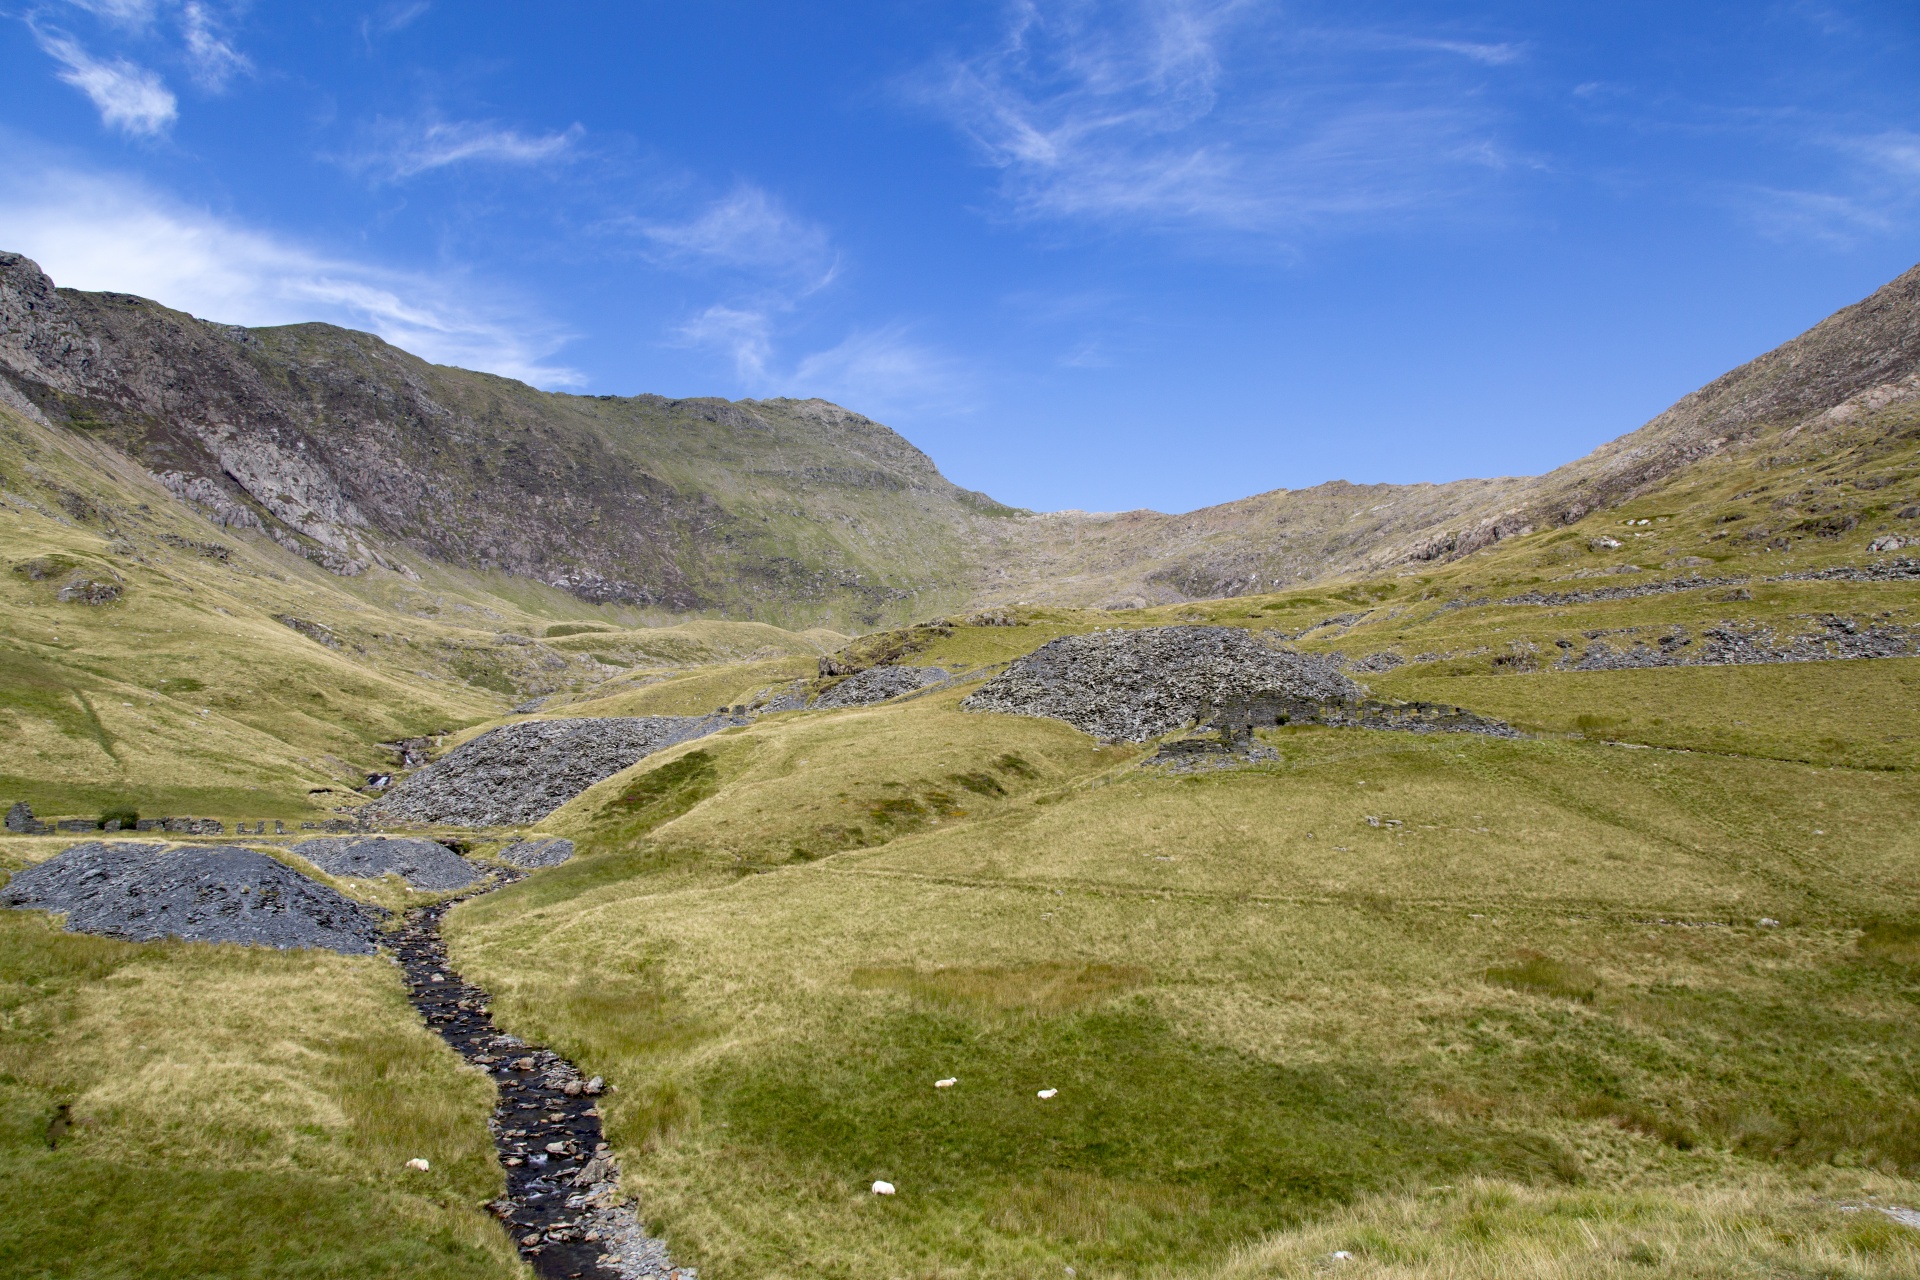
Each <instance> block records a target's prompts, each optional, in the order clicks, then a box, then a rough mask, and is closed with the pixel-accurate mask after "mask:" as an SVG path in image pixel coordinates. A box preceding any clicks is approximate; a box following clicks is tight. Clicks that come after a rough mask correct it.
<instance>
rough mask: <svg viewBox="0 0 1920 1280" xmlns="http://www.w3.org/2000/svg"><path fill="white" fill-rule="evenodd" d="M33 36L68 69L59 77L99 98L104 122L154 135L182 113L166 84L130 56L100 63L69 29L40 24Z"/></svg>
mask: <svg viewBox="0 0 1920 1280" xmlns="http://www.w3.org/2000/svg"><path fill="white" fill-rule="evenodd" d="M33 34H34V38H35V39H36V40H38V41H39V43H40V48H41V49H42V50H44V51H45V52H46V53H47V55H48V56H49V57H51V58H53V60H54V61H56V62H58V63H59V64H60V65H61V66H62V67H63V68H65V69H64V70H62V71H60V72H58V73H57V74H58V75H59V77H60V78H61V79H62V80H64V81H65V82H66V83H68V84H70V85H72V86H73V87H74V88H76V89H78V90H80V92H82V93H84V94H86V95H87V97H89V98H90V99H92V100H93V105H94V107H95V108H96V109H97V110H98V111H99V112H100V119H101V122H102V123H104V124H107V125H109V126H111V127H113V128H115V129H121V130H124V131H125V132H127V133H131V134H136V135H141V136H147V137H151V136H152V135H154V134H157V133H160V132H162V131H164V130H165V129H166V128H167V126H168V125H170V124H172V123H173V122H174V119H175V118H176V117H177V116H178V115H179V114H180V110H179V104H178V103H177V102H176V100H175V99H174V96H173V94H172V92H171V91H170V90H168V88H167V86H166V83H165V82H164V81H162V80H161V79H160V77H159V76H158V75H156V74H155V73H154V72H152V71H149V70H147V69H146V68H145V67H142V66H139V65H137V64H135V63H133V62H129V61H128V60H127V59H125V58H114V59H113V60H111V61H102V60H100V59H97V58H95V57H94V56H93V55H91V54H89V53H88V52H87V51H86V50H85V49H83V48H81V47H80V42H79V41H77V40H75V39H74V38H73V37H72V36H70V35H67V34H66V33H65V32H63V31H57V30H52V29H49V28H41V27H38V26H35V27H34V28H33Z"/></svg>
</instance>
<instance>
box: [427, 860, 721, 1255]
mask: <svg viewBox="0 0 1920 1280" xmlns="http://www.w3.org/2000/svg"><path fill="white" fill-rule="evenodd" d="M516 878H517V877H516ZM492 887H498V885H497V883H496V885H495V886H492ZM456 901H459V899H451V900H448V901H445V902H441V903H438V904H436V905H434V906H431V907H426V908H424V909H422V910H419V911H413V912H409V913H408V915H407V918H406V923H405V924H404V926H403V927H402V928H401V930H400V932H399V933H398V934H396V935H395V937H394V940H393V949H394V953H395V955H396V956H397V958H398V959H399V961H400V965H401V968H402V969H404V970H405V972H406V978H407V995H408V998H409V999H410V1000H411V1001H412V1002H413V1007H414V1008H415V1009H417V1010H419V1012H420V1016H421V1017H422V1018H423V1019H425V1021H426V1024H427V1025H428V1026H429V1027H431V1028H432V1029H433V1030H435V1031H437V1032H439V1033H440V1036H441V1038H442V1039H444V1040H445V1041H446V1042H447V1043H448V1044H450V1045H452V1046H453V1049H454V1052H456V1053H458V1054H459V1055H460V1056H461V1057H462V1058H465V1059H466V1060H467V1061H468V1062H471V1063H473V1064H474V1065H476V1066H478V1067H480V1068H481V1069H482V1070H484V1071H485V1072H486V1073H487V1074H488V1075H489V1076H491V1077H492V1078H493V1081H494V1084H495V1085H496V1086H497V1087H498V1088H499V1090H500V1103H499V1105H498V1106H497V1107H496V1108H495V1109H494V1113H493V1119H492V1121H491V1123H490V1125H489V1127H490V1128H491V1130H492V1132H493V1141H494V1146H495V1147H496V1148H497V1149H498V1151H499V1153H500V1163H501V1164H502V1165H504V1166H505V1167H506V1171H507V1192H506V1194H505V1195H504V1196H502V1197H500V1198H499V1199H498V1200H495V1201H493V1202H492V1203H491V1204H490V1205H488V1206H487V1207H488V1208H489V1209H491V1210H492V1211H493V1213H494V1215H495V1216H496V1217H498V1218H499V1219H500V1220H501V1222H502V1224H503V1225H505V1227H506V1229H507V1232H508V1234H509V1235H511V1236H512V1238H513V1241H514V1244H515V1245H516V1246H517V1247H518V1248H519V1250H520V1255H521V1257H523V1258H525V1259H526V1261H527V1263H528V1264H529V1265H530V1266H532V1268H533V1270H534V1272H535V1273H536V1274H538V1275H539V1276H541V1277H542V1278H543V1280H696V1276H695V1273H694V1270H693V1268H691V1267H676V1266H674V1265H673V1263H672V1261H671V1260H670V1259H669V1258H668V1256H667V1246H666V1242H665V1241H663V1240H658V1239H655V1238H653V1237H651V1236H649V1235H647V1233H646V1231H645V1229H644V1228H642V1227H641V1225H640V1223H639V1220H638V1218H637V1217H636V1216H635V1214H634V1211H633V1208H632V1206H631V1205H620V1204H617V1203H616V1201H617V1200H618V1182H619V1171H618V1168H617V1167H616V1165H615V1164H614V1160H613V1155H612V1152H611V1151H609V1150H608V1149H607V1145H606V1140H605V1139H604V1138H603V1137H602V1136H601V1129H600V1110H599V1107H598V1105H597V1104H598V1102H599V1098H600V1094H601V1092H602V1088H603V1084H602V1082H601V1081H600V1080H599V1079H598V1078H595V1079H592V1080H586V1079H582V1078H581V1076H580V1073H579V1072H578V1071H577V1070H575V1068H574V1066H573V1064H572V1063H570V1062H568V1061H567V1060H566V1059H565V1058H562V1057H560V1056H559V1055H558V1054H556V1053H553V1052H551V1051H549V1050H547V1049H543V1048H541V1047H539V1046H538V1045H532V1044H528V1043H527V1042H525V1041H524V1040H520V1039H518V1038H517V1037H514V1036H510V1035H504V1034H502V1033H501V1032H500V1031H499V1029H498V1028H496V1027H495V1026H494V1025H493V1018H492V1016H491V1013H490V1010H489V1002H488V999H487V993H486V992H484V991H482V990H481V989H480V988H478V987H475V986H472V985H470V984H469V983H467V982H464V981H462V980H461V978H460V975H459V974H457V973H455V972H454V971H453V970H452V969H451V968H450V967H448V965H447V948H446V942H445V940H444V939H443V938H441V936H440V922H441V920H442V919H443V918H444V917H445V916H446V913H447V911H448V910H449V909H450V908H452V907H453V905H454V903H455V902H456Z"/></svg>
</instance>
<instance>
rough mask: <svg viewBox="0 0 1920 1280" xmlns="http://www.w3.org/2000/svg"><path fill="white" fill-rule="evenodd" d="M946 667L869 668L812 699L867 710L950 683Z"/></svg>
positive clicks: (825, 704)
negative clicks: (920, 690)
mask: <svg viewBox="0 0 1920 1280" xmlns="http://www.w3.org/2000/svg"><path fill="white" fill-rule="evenodd" d="M952 678H953V673H952V672H951V671H948V670H946V669H945V668H944V667H868V668H867V669H866V670H865V671H856V672H854V673H853V674H852V675H850V676H848V677H847V678H846V679H844V680H842V681H840V683H838V684H836V685H834V686H833V687H832V688H831V689H828V690H827V691H826V692H825V693H823V694H821V695H820V696H819V697H818V698H815V699H814V700H813V705H814V706H816V707H865V706H870V705H872V704H873V703H876V702H885V701H886V700H887V699H888V698H897V697H899V696H900V695H901V694H903V693H912V692H914V691H915V690H918V689H925V688H927V687H928V686H929V685H936V684H940V683H942V682H944V681H947V680H951V679H952Z"/></svg>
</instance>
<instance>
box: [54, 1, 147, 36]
mask: <svg viewBox="0 0 1920 1280" xmlns="http://www.w3.org/2000/svg"><path fill="white" fill-rule="evenodd" d="M67 3H68V4H69V5H72V6H73V7H74V8H76V9H83V10H85V11H86V12H88V13H90V14H92V15H93V16H94V17H96V18H99V19H101V20H102V21H104V22H108V23H111V24H112V25H114V26H116V27H128V28H132V29H135V30H138V29H140V28H142V27H146V26H150V25H151V24H152V22H153V20H154V17H155V15H156V14H157V13H158V12H159V8H160V5H159V0H67Z"/></svg>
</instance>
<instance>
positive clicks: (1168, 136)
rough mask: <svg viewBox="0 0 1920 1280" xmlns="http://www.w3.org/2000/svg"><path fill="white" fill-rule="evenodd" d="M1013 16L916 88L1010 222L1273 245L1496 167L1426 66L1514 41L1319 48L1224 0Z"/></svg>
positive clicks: (1431, 194)
mask: <svg viewBox="0 0 1920 1280" xmlns="http://www.w3.org/2000/svg"><path fill="white" fill-rule="evenodd" d="M1011 15H1012V16H1011V19H1010V21H1009V24H1008V26H1007V29H1006V32H1005V36H1004V39H1003V40H1002V42H1001V43H1000V44H999V46H998V47H996V48H994V49H992V50H989V51H987V52H985V53H982V54H980V55H978V56H975V57H971V58H965V59H961V60H957V61H953V62H951V63H949V64H947V65H946V66H945V67H943V68H941V69H940V70H939V71H938V73H937V74H934V75H932V76H931V77H929V78H924V79H923V80H922V81H921V82H920V84H919V86H918V87H917V88H916V89H915V90H914V92H915V93H916V94H917V95H918V96H919V97H921V98H922V99H923V100H924V101H927V102H929V103H930V104H931V105H933V106H934V107H935V108H937V109H938V110H939V111H941V112H942V113H944V114H945V115H946V116H947V117H948V118H949V119H950V120H951V121H952V122H953V123H954V124H955V125H956V126H957V127H958V128H959V129H960V130H961V131H962V132H963V133H964V134H965V135H966V136H967V137H968V138H969V139H971V140H972V141H973V143H974V144H975V145H976V147H977V148H978V151H979V154H980V155H981V157H982V158H983V159H984V160H985V161H986V162H987V163H988V164H990V165H991V166H993V167H995V168H997V169H999V170H1000V171H1001V173H1002V188H1001V193H1002V195H1003V197H1004V198H1005V200H1006V202H1007V207H1008V208H1009V209H1010V210H1011V211H1013V212H1014V213H1015V214H1016V215H1017V216H1023V217H1047V218H1071V219H1081V220H1112V221H1122V222H1130V223H1136V224H1161V225H1168V226H1173V225H1178V226H1186V227H1194V228H1203V229H1211V230H1217V231H1228V232H1242V233H1244V232H1257V233H1265V234H1269V235H1271V234H1275V233H1278V234H1285V233H1288V232H1291V231H1295V230H1299V229H1302V228H1306V227H1309V226H1313V225H1317V224H1323V223H1329V222H1341V223H1348V224H1351V223H1353V222H1355V221H1358V220H1361V219H1365V218H1368V217H1374V216H1379V215H1385V214H1392V213H1395V212H1398V211H1402V210H1407V209H1413V208H1422V207H1432V206H1436V205H1439V204H1443V203H1448V202H1450V201H1452V200H1454V199H1456V198H1458V197H1459V196H1461V195H1463V194H1465V193H1466V192H1468V191H1469V190H1471V189H1472V188H1473V187H1474V186H1475V185H1476V184H1478V183H1479V182H1481V181H1483V180H1484V175H1485V174H1486V173H1487V171H1488V170H1489V169H1490V168H1498V167H1500V165H1501V164H1503V163H1504V161H1505V154H1506V153H1505V149H1504V148H1503V147H1502V146H1501V144H1500V143H1499V142H1498V140H1497V138H1496V137H1495V136H1494V131H1493V128H1492V125H1491V122H1490V118H1489V116H1488V114H1487V111H1486V108H1485V107H1483V106H1482V105H1480V100H1479V99H1477V98H1476V97H1475V96H1474V95H1473V94H1472V93H1471V92H1470V91H1469V88H1468V86H1466V85H1464V84H1463V83H1461V82H1460V80H1459V79H1458V76H1457V75H1456V74H1455V73H1450V72H1447V71H1445V70H1444V69H1443V68H1441V69H1436V67H1435V66H1434V65H1433V60H1432V58H1431V56H1430V55H1432V54H1434V53H1444V54H1448V55H1451V56H1452V57H1453V60H1454V61H1455V62H1456V63H1458V62H1461V61H1464V62H1467V63H1471V64H1473V65H1474V66H1476V67H1480V68H1486V67H1493V66H1498V65H1501V64H1504V63H1507V62H1512V61H1515V60H1517V59H1518V58H1519V57H1520V56H1521V55H1522V50H1521V49H1520V47H1518V46H1515V45H1509V44H1499V43H1480V42H1471V41H1463V40H1455V39H1439V38H1430V37H1422V36H1417V35H1415V36H1399V35H1394V36H1382V35H1379V34H1378V33H1358V34H1357V35H1355V36H1354V38H1352V39H1345V38H1344V37H1345V34H1346V33H1340V34H1342V37H1343V39H1342V40H1333V39H1329V33H1327V32H1324V31H1312V32H1305V31H1291V30H1288V29H1287V28H1286V27H1285V25H1284V23H1285V15H1284V13H1282V12H1281V11H1279V10H1276V9H1274V8H1272V7H1269V6H1258V5H1253V4H1246V3H1232V2H1223V0H1118V2H1116V3H1096V2H1095V0H1023V2H1022V3H1019V4H1017V5H1015V6H1014V7H1013V9H1012V10H1011ZM1338 46H1344V47H1338ZM1330 50H1331V51H1332V52H1329V51H1330ZM1357 58H1370V59H1372V60H1374V63H1378V62H1380V60H1382V59H1387V58H1397V59H1399V61H1398V62H1397V63H1394V64H1393V65H1374V64H1373V63H1368V64H1366V65H1361V64H1359V63H1356V62H1355V61H1354V60H1355V59H1357ZM1415 62H1420V63H1421V65H1413V64H1414V63H1415ZM1402 64H1405V65H1402ZM929 84H930V85H931V87H928V86H929Z"/></svg>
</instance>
